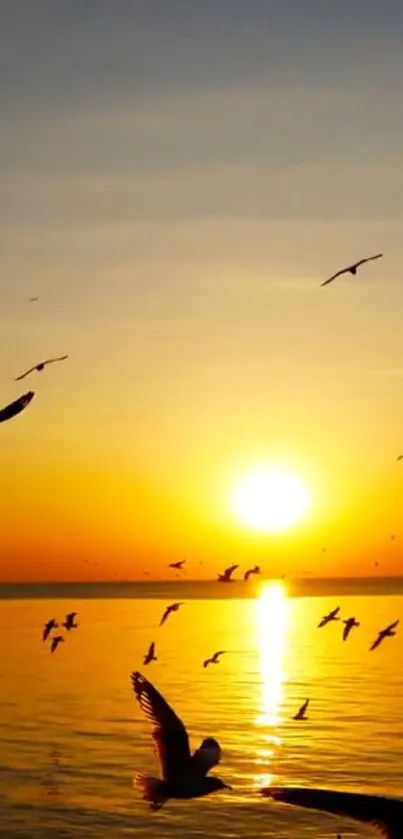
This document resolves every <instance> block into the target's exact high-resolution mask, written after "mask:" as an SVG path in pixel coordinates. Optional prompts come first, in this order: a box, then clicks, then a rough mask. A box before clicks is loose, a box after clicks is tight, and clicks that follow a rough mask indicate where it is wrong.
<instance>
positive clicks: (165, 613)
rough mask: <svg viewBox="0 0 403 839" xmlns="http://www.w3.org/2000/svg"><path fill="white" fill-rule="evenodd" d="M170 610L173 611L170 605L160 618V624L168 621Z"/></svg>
mask: <svg viewBox="0 0 403 839" xmlns="http://www.w3.org/2000/svg"><path fill="white" fill-rule="evenodd" d="M170 612H171V609H170V608H169V606H167V607H166V609H165V612H164V614H163V615H162V618H161V620H160V626H162V624H163V623H165V621H166V619H167V617H168V615H169V614H170Z"/></svg>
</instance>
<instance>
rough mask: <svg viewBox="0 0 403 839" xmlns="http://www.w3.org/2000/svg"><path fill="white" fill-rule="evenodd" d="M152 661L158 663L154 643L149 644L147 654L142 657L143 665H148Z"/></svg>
mask: <svg viewBox="0 0 403 839" xmlns="http://www.w3.org/2000/svg"><path fill="white" fill-rule="evenodd" d="M152 661H158V658H157V656H156V655H155V644H154V641H152V642H151V644H150V646H149V648H148V652H147V653H146V655H145V656H144V659H143V664H150V663H151V662H152Z"/></svg>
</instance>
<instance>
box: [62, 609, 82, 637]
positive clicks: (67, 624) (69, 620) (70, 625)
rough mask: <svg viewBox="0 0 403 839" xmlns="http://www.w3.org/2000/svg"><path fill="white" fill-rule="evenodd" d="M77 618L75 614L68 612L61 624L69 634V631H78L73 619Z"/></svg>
mask: <svg viewBox="0 0 403 839" xmlns="http://www.w3.org/2000/svg"><path fill="white" fill-rule="evenodd" d="M75 617H77V612H69V613H68V614H67V615H66V619H65V621H64V622H63V623H62V626H64V628H65V629H67V631H68V632H70V629H78V623H74V618H75Z"/></svg>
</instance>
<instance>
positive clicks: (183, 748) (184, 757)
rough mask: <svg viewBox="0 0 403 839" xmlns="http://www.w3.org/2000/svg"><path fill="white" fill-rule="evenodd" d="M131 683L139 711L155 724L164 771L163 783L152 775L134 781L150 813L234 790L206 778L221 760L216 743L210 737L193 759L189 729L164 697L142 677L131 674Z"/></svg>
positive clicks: (154, 733)
mask: <svg viewBox="0 0 403 839" xmlns="http://www.w3.org/2000/svg"><path fill="white" fill-rule="evenodd" d="M131 681H132V685H133V690H134V695H135V697H136V699H137V701H138V703H139V705H140V708H141V710H142V711H143V713H144V714H145V716H146V717H147V718H148V720H149V721H150V722H151V723H152V726H153V727H152V738H153V741H154V747H155V750H156V753H157V756H158V758H159V762H160V764H161V770H162V779H160V778H153V777H150V776H149V775H137V776H136V777H135V779H134V785H135V786H136V787H138V788H139V790H140V792H141V796H142V798H143V799H144V800H145V801H148V802H149V803H150V809H151V810H159V809H160V808H161V807H163V805H164V804H165V802H166V801H167V800H168V799H169V798H185V799H189V798H200V797H201V796H204V795H209V794H210V793H212V792H216V791H217V790H220V789H231V787H230V786H228V784H225V783H224V781H222V780H221V779H220V778H214V777H207V773H208V772H209V771H210V769H212V768H213V766H216V765H217V764H218V763H219V762H220V760H221V748H220V745H219V743H218V742H217V740H215V739H214V738H213V737H207V738H206V739H205V740H203V742H202V744H201V746H200V747H199V748H198V749H197V750H196V751H195V752H194V753H193V755H192V754H191V752H190V748H189V736H188V733H187V731H186V728H185V726H184V724H183V722H182V721H181V720H180V719H179V717H177V716H176V714H175V712H174V711H173V710H172V708H171V707H170V706H169V705H168V703H167V702H166V700H165V699H164V698H163V696H161V694H160V693H158V691H157V690H156V689H155V687H154V686H153V685H152V684H151V683H150V682H148V681H147V679H145V678H144V676H143V675H142V674H141V673H138V672H135V673H132V675H131Z"/></svg>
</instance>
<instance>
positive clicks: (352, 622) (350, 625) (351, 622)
mask: <svg viewBox="0 0 403 839" xmlns="http://www.w3.org/2000/svg"><path fill="white" fill-rule="evenodd" d="M343 623H344V629H343V641H347V638H348V636H349V635H350V632H351V630H352V629H354V627H355V626H359V625H360V624H359V623H358V621H356V619H355V618H347V620H344V621H343Z"/></svg>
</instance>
